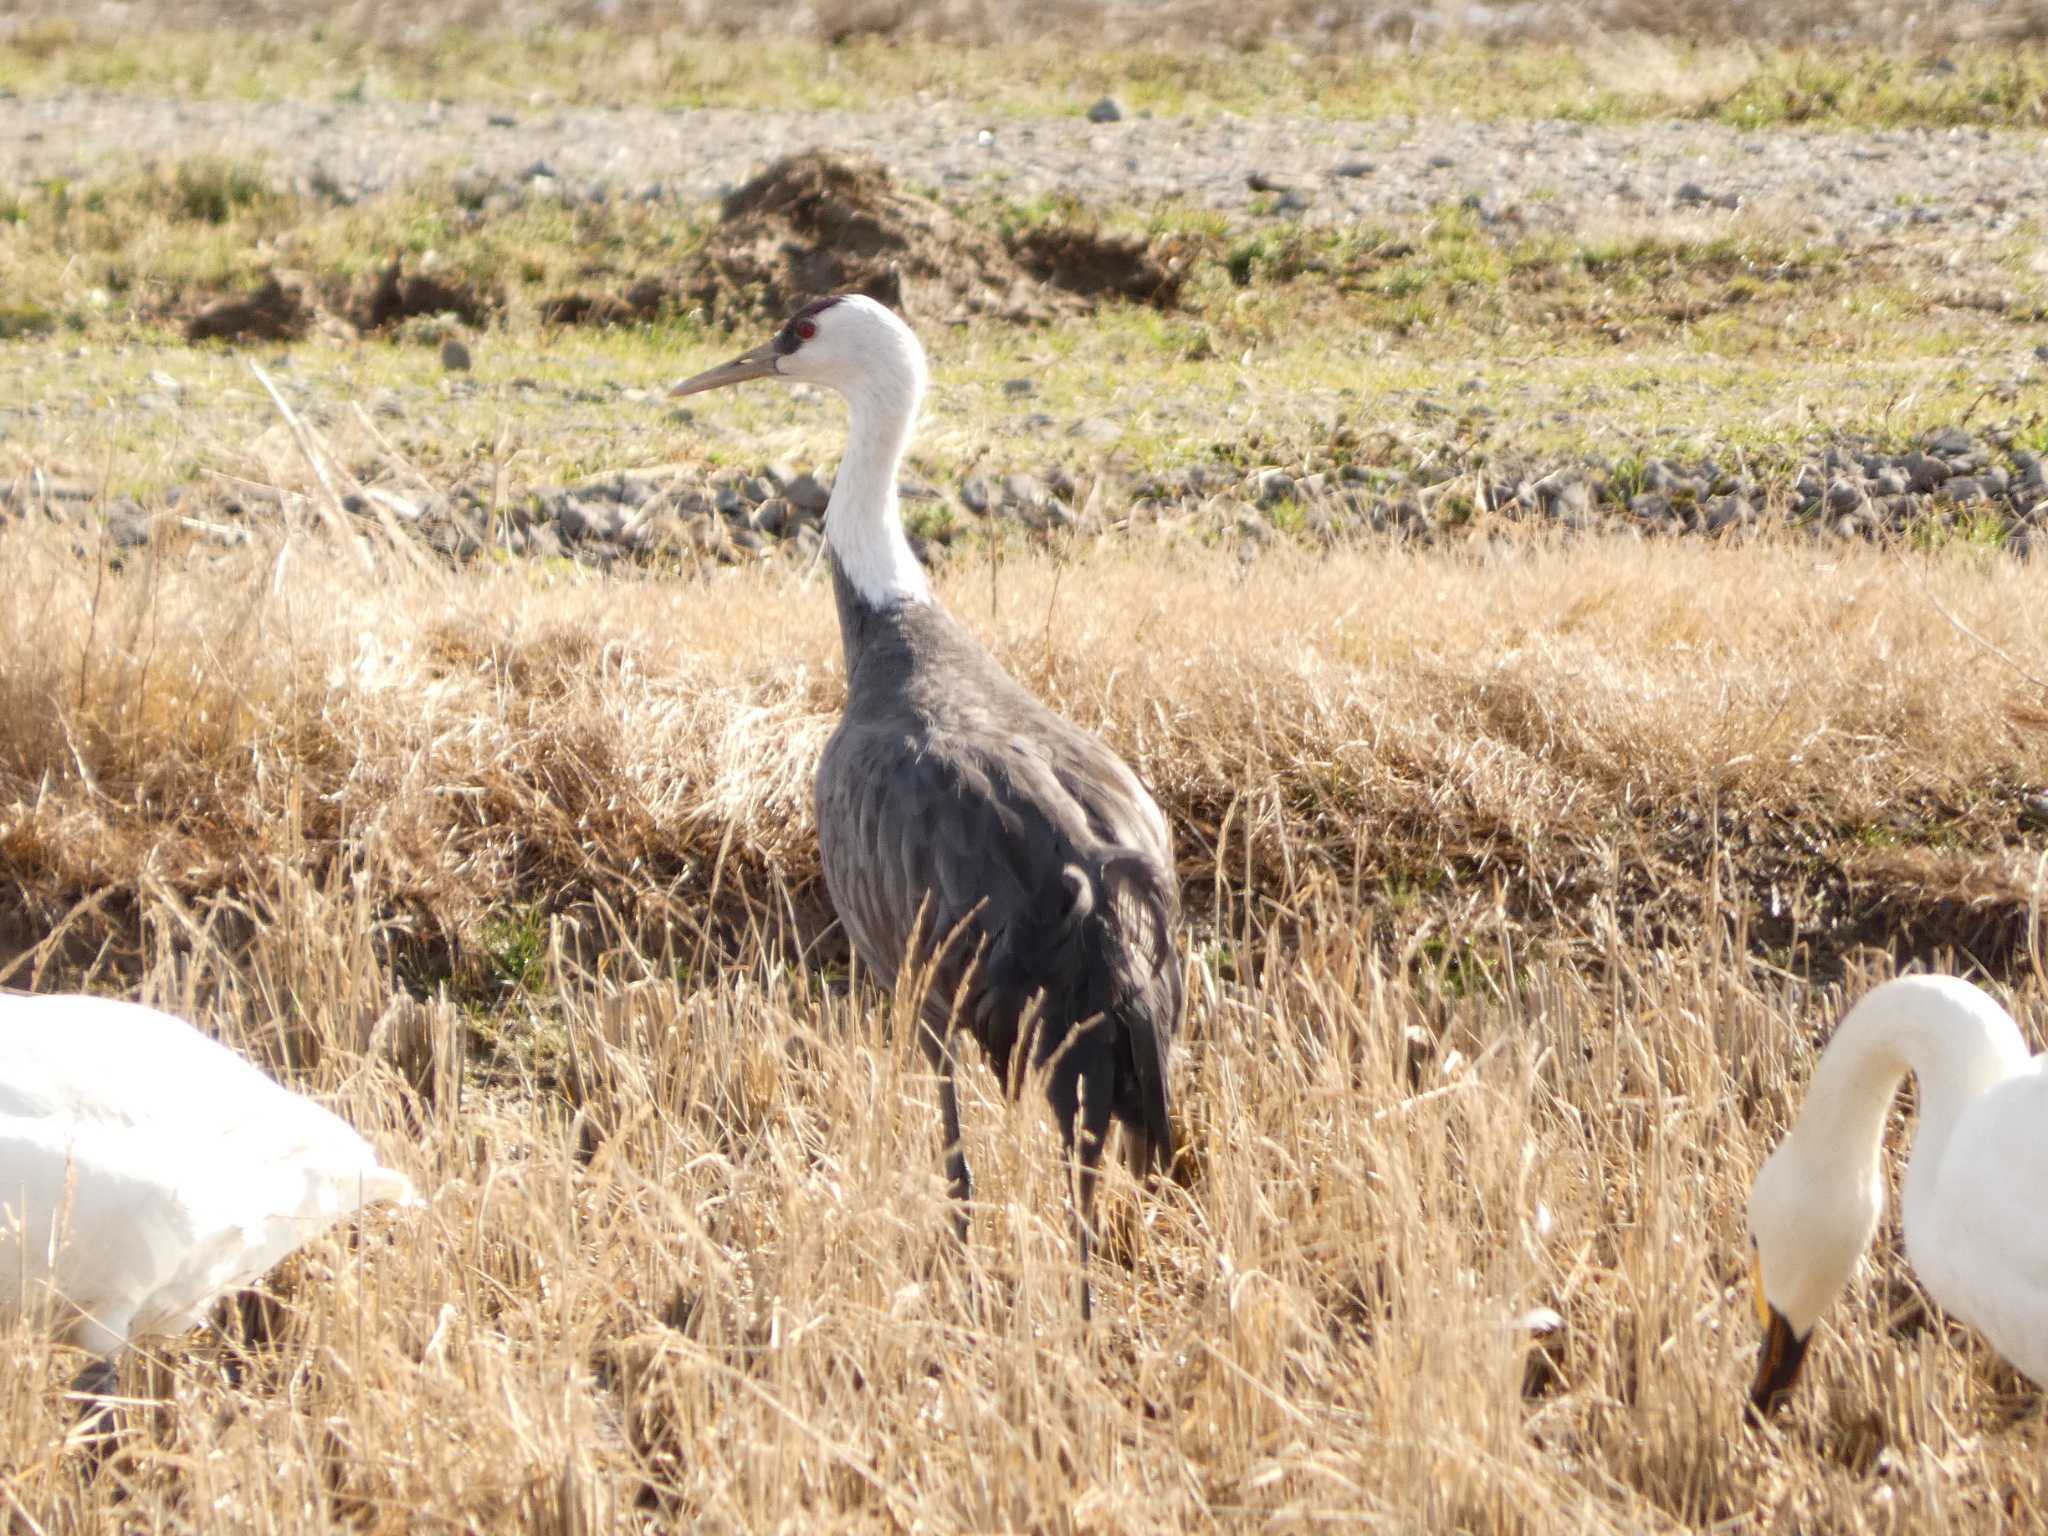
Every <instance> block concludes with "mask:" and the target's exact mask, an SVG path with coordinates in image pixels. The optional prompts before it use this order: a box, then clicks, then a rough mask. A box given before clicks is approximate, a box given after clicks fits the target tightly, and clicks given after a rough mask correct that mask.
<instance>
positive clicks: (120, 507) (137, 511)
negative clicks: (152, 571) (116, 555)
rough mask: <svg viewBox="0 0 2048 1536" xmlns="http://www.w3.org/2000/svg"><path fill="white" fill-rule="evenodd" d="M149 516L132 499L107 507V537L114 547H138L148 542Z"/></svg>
mask: <svg viewBox="0 0 2048 1536" xmlns="http://www.w3.org/2000/svg"><path fill="white" fill-rule="evenodd" d="M149 535H150V517H149V514H148V513H146V512H144V511H143V510H142V508H141V507H139V506H137V505H136V504H135V503H134V502H132V501H126V500H123V501H117V502H115V503H114V504H113V505H112V506H111V507H109V508H107V537H108V538H109V539H111V540H113V543H114V547H115V548H116V549H139V548H141V547H142V546H143V545H145V544H147V543H148V542H149Z"/></svg>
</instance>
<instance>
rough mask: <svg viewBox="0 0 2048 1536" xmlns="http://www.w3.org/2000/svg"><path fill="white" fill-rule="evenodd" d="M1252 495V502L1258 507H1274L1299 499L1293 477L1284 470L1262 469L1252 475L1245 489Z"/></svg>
mask: <svg viewBox="0 0 2048 1536" xmlns="http://www.w3.org/2000/svg"><path fill="white" fill-rule="evenodd" d="M1245 488H1246V489H1247V490H1249V491H1250V492H1251V493H1252V500H1253V501H1254V502H1255V503H1256V504H1257V505H1259V506H1262V507H1271V506H1276V505H1278V504H1279V503H1280V502H1283V501H1295V500H1298V499H1299V495H1300V493H1299V490H1298V488H1297V487H1296V486H1295V483H1294V477H1293V476H1292V475H1290V474H1288V473H1287V471H1286V470H1284V469H1262V470H1259V471H1257V472H1256V473H1255V474H1253V475H1252V477H1251V480H1250V483H1249V484H1248V485H1247V486H1246V487H1245Z"/></svg>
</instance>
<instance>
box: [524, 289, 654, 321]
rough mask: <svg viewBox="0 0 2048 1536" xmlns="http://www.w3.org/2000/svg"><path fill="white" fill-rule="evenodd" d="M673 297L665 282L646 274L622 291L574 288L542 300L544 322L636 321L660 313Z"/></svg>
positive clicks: (649, 318) (541, 308)
mask: <svg viewBox="0 0 2048 1536" xmlns="http://www.w3.org/2000/svg"><path fill="white" fill-rule="evenodd" d="M671 297H673V295H672V294H671V292H670V290H669V287H668V285H667V284H666V283H663V282H660V281H658V280H656V279H654V278H651V277H643V278H641V279H640V280H639V281H637V282H635V283H634V284H633V285H632V286H631V287H629V288H628V289H627V290H626V291H625V293H623V294H621V295H613V294H609V293H585V292H583V291H582V290H581V289H571V290H570V291H569V292H567V293H558V294H555V295H554V296H553V297H551V298H546V299H543V300H541V305H540V319H541V324H543V325H588V326H598V327H603V326H607V325H637V324H640V323H641V322H643V321H647V320H653V319H655V318H656V317H658V316H659V315H660V314H661V312H662V309H663V308H664V307H665V306H666V305H667V304H668V302H669V300H670V299H671Z"/></svg>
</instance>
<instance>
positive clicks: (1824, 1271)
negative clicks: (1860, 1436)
mask: <svg viewBox="0 0 2048 1536" xmlns="http://www.w3.org/2000/svg"><path fill="white" fill-rule="evenodd" d="M1832 1151H1833V1149H1831V1148H1828V1147H1825V1146H1822V1145H1820V1144H1819V1143H1818V1142H1815V1141H1814V1138H1813V1137H1812V1136H1810V1135H1809V1136H1807V1137H1806V1138H1804V1139H1802V1137H1801V1135H1800V1133H1799V1131H1798V1130H1797V1129H1795V1130H1794V1131H1793V1133H1792V1134H1791V1135H1790V1136H1787V1137H1786V1138H1785V1140H1784V1142H1783V1144H1782V1145H1780V1146H1779V1148H1778V1150H1777V1151H1775V1152H1773V1153H1772V1154H1771V1156H1770V1159H1769V1161H1767V1162H1766V1163H1765V1164H1764V1166H1763V1169H1762V1171H1761V1172H1759V1173H1758V1174H1757V1176H1756V1186H1755V1188H1753V1189H1752V1190H1751V1191H1750V1196H1749V1242H1750V1264H1751V1268H1752V1270H1753V1271H1754V1276H1753V1278H1754V1280H1755V1283H1756V1311H1757V1318H1758V1320H1759V1321H1760V1322H1761V1323H1762V1324H1763V1329H1764V1342H1763V1350H1762V1352H1761V1353H1760V1354H1759V1355H1758V1357H1757V1366H1756V1382H1755V1384H1754V1385H1753V1386H1752V1387H1751V1388H1750V1392H1749V1400H1750V1401H1751V1402H1752V1403H1753V1404H1755V1405H1756V1407H1757V1408H1758V1409H1760V1410H1762V1411H1764V1412H1769V1411H1770V1410H1771V1409H1772V1408H1774V1407H1776V1406H1777V1405H1778V1404H1779V1403H1780V1402H1782V1401H1783V1400H1784V1399H1785V1397H1786V1396H1787V1395H1788V1394H1789V1393H1790V1392H1791V1390H1792V1385H1793V1383H1794V1382H1795V1381H1796V1380H1798V1377H1799V1367H1800V1364H1801V1363H1802V1362H1803V1361H1804V1360H1805V1358H1806V1345H1807V1342H1808V1340H1809V1339H1811V1338H1812V1336H1813V1325H1814V1324H1815V1323H1816V1322H1818V1321H1819V1320H1820V1315H1821V1313H1822V1312H1824V1311H1826V1310H1827V1307H1828V1304H1829V1303H1830V1302H1832V1301H1833V1300H1834V1299H1835V1297H1837V1296H1838V1295H1840V1294H1841V1291H1842V1287H1843V1286H1845V1285H1847V1284H1848V1283H1849V1275H1850V1272H1851V1271H1852V1270H1854V1269H1855V1267H1856V1261H1857V1259H1859V1258H1860V1257H1862V1254H1863V1250H1864V1249H1865V1248H1868V1247H1869V1246H1870V1239H1871V1237H1872V1236H1873V1235H1874V1234H1875V1233H1876V1231H1877V1223H1878V1218H1879V1217H1880V1216H1881V1215H1882V1214H1883V1210H1884V1189H1883V1185H1882V1182H1881V1180H1880V1177H1879V1174H1878V1170H1877V1167H1876V1164H1875V1162H1874V1161H1866V1163H1865V1164H1864V1165H1863V1166H1861V1167H1857V1166H1854V1165H1851V1164H1845V1162H1844V1160H1843V1159H1841V1158H1839V1157H1834V1156H1831V1155H1830V1153H1831V1152H1832Z"/></svg>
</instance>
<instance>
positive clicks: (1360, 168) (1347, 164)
mask: <svg viewBox="0 0 2048 1536" xmlns="http://www.w3.org/2000/svg"><path fill="white" fill-rule="evenodd" d="M1378 169H1379V166H1378V164H1377V163H1375V162H1374V161H1371V160H1361V159H1356V158H1354V159H1350V160H1339V161H1338V162H1337V164H1336V165H1335V166H1334V167H1333V168H1332V169H1331V171H1330V174H1331V175H1332V176H1346V177H1354V178H1355V177H1359V176H1370V175H1371V174H1372V173H1373V172H1374V171H1376V170H1378ZM2041 350H2042V351H2044V352H2048V347H2043V348H2042V349H2041Z"/></svg>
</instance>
